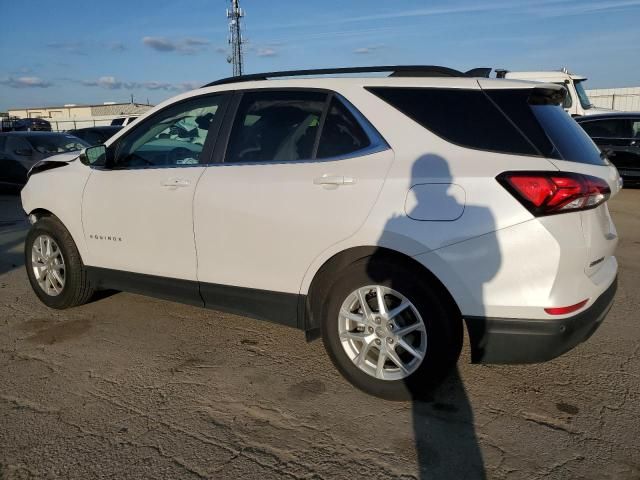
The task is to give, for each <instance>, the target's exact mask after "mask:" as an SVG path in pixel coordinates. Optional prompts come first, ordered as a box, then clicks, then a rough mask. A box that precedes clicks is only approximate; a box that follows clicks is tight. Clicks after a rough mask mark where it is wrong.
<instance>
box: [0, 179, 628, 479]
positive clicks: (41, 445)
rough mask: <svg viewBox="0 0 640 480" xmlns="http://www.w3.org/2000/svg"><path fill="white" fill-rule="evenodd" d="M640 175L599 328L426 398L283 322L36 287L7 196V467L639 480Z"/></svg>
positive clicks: (3, 382)
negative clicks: (46, 300)
mask: <svg viewBox="0 0 640 480" xmlns="http://www.w3.org/2000/svg"><path fill="white" fill-rule="evenodd" d="M639 206H640V190H625V191H624V192H622V193H621V194H620V195H619V196H618V197H617V198H616V199H614V200H613V201H611V202H610V208H611V210H612V212H613V216H614V219H615V221H616V224H617V227H618V230H619V233H620V237H621V242H620V247H619V249H618V258H619V261H620V288H619V291H618V295H617V298H616V302H615V305H614V307H613V309H612V311H611V313H610V314H609V316H608V318H607V319H606V321H605V323H604V324H603V326H602V327H601V328H600V329H599V330H598V331H597V332H596V333H595V335H594V336H593V337H592V338H591V339H590V340H589V341H588V342H587V343H585V344H582V345H581V346H579V347H578V348H576V349H575V350H573V351H571V352H569V353H568V354H566V355H564V356H563V357H561V358H559V359H556V360H554V361H552V362H548V363H545V364H540V365H527V366H480V365H470V364H468V363H467V360H468V351H466V350H465V352H464V357H463V358H461V360H460V362H459V365H458V372H457V373H456V374H454V375H452V377H451V378H450V379H449V380H448V382H447V383H446V384H445V385H444V386H443V387H442V388H441V389H440V390H439V391H438V392H437V393H436V394H435V396H434V398H433V400H432V401H430V402H426V403H392V402H386V401H382V400H379V399H376V398H373V397H370V396H367V395H365V394H363V393H360V392H359V391H357V390H355V389H354V388H352V387H351V386H350V385H349V384H347V383H346V382H345V381H344V380H343V379H342V378H341V377H340V376H339V375H338V373H337V372H336V371H335V369H334V368H333V366H332V365H331V363H330V361H329V360H328V358H327V356H326V355H325V353H324V350H323V347H322V344H321V343H320V342H315V343H311V344H307V343H305V341H304V338H303V335H302V333H301V332H299V331H296V330H292V329H288V328H285V327H281V326H278V325H272V324H266V323H260V322H258V321H254V320H250V319H246V318H242V317H238V316H234V315H230V314H223V313H218V312H215V311H208V310H202V309H198V308H194V307H189V306H184V305H178V304H173V303H168V302H163V301H160V300H154V299H150V298H145V297H141V296H136V295H130V294H125V293H119V294H115V295H112V296H110V297H107V298H102V299H100V300H98V301H95V302H93V303H91V304H89V305H86V306H83V307H80V308H76V309H73V310H69V311H63V312H59V311H53V310H49V309H47V308H46V307H44V306H43V305H42V304H40V303H39V302H38V300H37V299H36V296H35V295H34V294H33V293H32V291H31V288H30V286H29V284H28V282H27V277H26V274H25V271H24V267H23V265H22V240H23V238H24V233H25V225H24V223H23V219H22V215H21V212H20V210H19V208H18V205H17V201H16V198H15V197H9V196H3V197H0V232H1V233H0V478H2V479H23V478H59V479H91V478H117V479H124V478H154V479H157V478H176V479H177V478H179V479H192V478H193V479H200V478H230V479H239V478H242V479H254V478H255V479H260V480H265V479H303V478H304V479H311V478H318V479H320V478H326V479H329V478H331V479H333V478H344V479H359V478H384V479H387V478H420V479H461V478H469V479H475V478H498V479H502V478H523V479H537V478H551V479H554V478H558V479H560V478H562V479H565V478H572V479H573V478H576V479H579V478H589V479H632V478H635V479H638V478H640V353H639V352H640V313H639V312H640V255H638V251H639V249H640V208H639Z"/></svg>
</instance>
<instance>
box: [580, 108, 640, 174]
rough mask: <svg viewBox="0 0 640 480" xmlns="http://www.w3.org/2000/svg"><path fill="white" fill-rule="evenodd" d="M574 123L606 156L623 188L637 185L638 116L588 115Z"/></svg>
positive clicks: (639, 167) (639, 156) (639, 169)
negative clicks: (619, 178)
mask: <svg viewBox="0 0 640 480" xmlns="http://www.w3.org/2000/svg"><path fill="white" fill-rule="evenodd" d="M576 121H577V122H578V123H579V124H580V126H581V127H582V128H583V129H584V131H585V132H587V134H589V136H590V137H591V139H592V140H593V141H594V142H595V143H596V145H598V147H600V150H602V151H603V152H605V153H608V155H607V156H608V158H609V160H610V161H611V163H613V164H614V165H615V166H616V167H617V169H618V172H619V173H620V176H621V177H622V178H623V180H624V183H625V184H626V185H631V184H635V185H638V184H640V112H612V113H607V114H602V115H590V116H588V117H580V118H576ZM607 151H609V152H607Z"/></svg>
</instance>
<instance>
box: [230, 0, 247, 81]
mask: <svg viewBox="0 0 640 480" xmlns="http://www.w3.org/2000/svg"><path fill="white" fill-rule="evenodd" d="M229 1H230V3H231V8H227V18H228V19H229V45H231V55H229V56H228V57H227V61H228V62H229V63H230V64H231V65H232V66H233V76H234V77H240V76H242V70H243V60H242V44H243V43H244V42H243V40H242V33H241V32H240V19H241V18H242V17H244V11H243V10H242V9H241V8H240V0H229Z"/></svg>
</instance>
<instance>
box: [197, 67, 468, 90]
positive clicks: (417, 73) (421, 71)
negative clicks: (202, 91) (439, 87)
mask: <svg viewBox="0 0 640 480" xmlns="http://www.w3.org/2000/svg"><path fill="white" fill-rule="evenodd" d="M374 72H391V74H390V75H389V76H391V77H466V76H467V75H466V74H465V73H463V72H459V71H458V70H454V69H452V68H447V67H438V66H435V65H382V66H375V67H345V68H318V69H315V70H285V71H282V72H267V73H253V74H250V75H242V76H239V77H228V78H223V79H221V80H216V81H215V82H211V83H208V84H206V85H204V86H203V88H204V87H213V86H214V85H225V84H228V83H236V82H249V81H253V80H267V79H269V78H280V77H302V76H310V75H342V74H346V73H374Z"/></svg>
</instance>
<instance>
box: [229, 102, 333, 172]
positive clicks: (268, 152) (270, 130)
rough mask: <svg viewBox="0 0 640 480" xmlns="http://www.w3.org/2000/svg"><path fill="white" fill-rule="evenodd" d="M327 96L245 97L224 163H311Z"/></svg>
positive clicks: (236, 118) (237, 114)
mask: <svg viewBox="0 0 640 480" xmlns="http://www.w3.org/2000/svg"><path fill="white" fill-rule="evenodd" d="M326 98H327V95H326V94H325V93H321V92H306V91H262V92H247V93H244V94H243V95H242V100H241V101H240V105H239V106H238V111H237V113H236V117H235V120H234V124H233V128H232V130H231V137H230V138H229V146H228V149H227V154H226V157H225V162H229V163H237V162H290V161H296V160H309V159H311V158H312V157H313V148H314V145H315V142H316V136H317V134H318V129H319V125H320V118H321V117H322V112H323V110H324V106H325V102H326Z"/></svg>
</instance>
